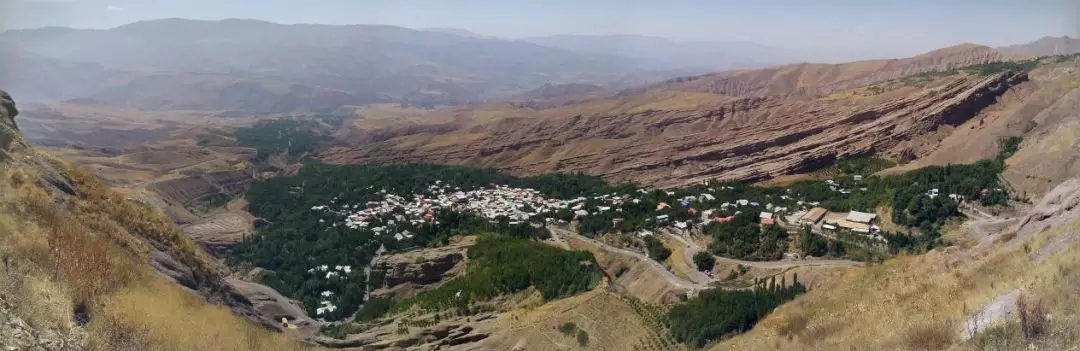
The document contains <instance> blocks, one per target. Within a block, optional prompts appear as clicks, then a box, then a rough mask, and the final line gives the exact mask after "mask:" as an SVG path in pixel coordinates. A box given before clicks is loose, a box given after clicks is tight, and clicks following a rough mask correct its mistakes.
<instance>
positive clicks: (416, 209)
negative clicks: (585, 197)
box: [311, 182, 568, 240]
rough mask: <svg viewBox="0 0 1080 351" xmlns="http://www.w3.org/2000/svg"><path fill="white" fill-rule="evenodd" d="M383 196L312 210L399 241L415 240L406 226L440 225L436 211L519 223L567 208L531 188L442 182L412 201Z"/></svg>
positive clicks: (353, 227) (415, 196) (352, 227)
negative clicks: (468, 187) (476, 186)
mask: <svg viewBox="0 0 1080 351" xmlns="http://www.w3.org/2000/svg"><path fill="white" fill-rule="evenodd" d="M380 193H381V194H383V198H382V200H379V201H369V202H367V203H365V204H342V205H340V206H339V207H338V208H337V209H334V208H332V206H314V207H312V208H311V210H312V211H319V212H323V213H327V212H329V213H332V214H334V215H336V216H338V217H341V218H344V220H343V221H342V222H341V223H333V224H332V225H333V226H335V227H336V226H338V225H344V226H346V227H348V228H350V229H370V230H371V231H372V232H374V233H375V234H376V235H393V236H394V238H395V239H397V240H404V239H407V238H411V237H413V233H410V232H409V231H408V230H405V229H399V228H401V227H403V225H404V224H406V223H408V224H411V225H412V226H414V227H415V226H417V225H421V224H424V223H432V224H438V221H436V219H435V211H436V210H450V211H455V212H471V213H475V214H477V215H480V216H483V217H485V218H489V219H495V218H500V217H506V218H509V219H510V221H511V224H518V223H521V222H526V221H528V220H529V218H531V217H532V216H535V215H539V214H541V213H545V212H546V211H550V210H551V209H555V208H564V207H565V206H567V203H568V202H567V201H561V200H554V199H548V198H545V197H543V196H542V195H541V194H540V193H539V192H537V191H535V190H532V189H519V188H510V187H508V186H494V187H491V188H483V189H476V190H470V191H462V190H460V189H459V188H452V187H450V186H449V185H442V184H441V182H439V183H437V184H436V185H431V186H430V187H428V193H427V194H413V195H411V197H412V199H411V200H410V199H407V198H405V197H403V196H400V195H397V194H390V193H387V192H386V191H385V190H382V191H380Z"/></svg>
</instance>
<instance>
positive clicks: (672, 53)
mask: <svg viewBox="0 0 1080 351" xmlns="http://www.w3.org/2000/svg"><path fill="white" fill-rule="evenodd" d="M524 40H525V41H528V42H532V43H536V44H540V45H544V46H549V47H554V48H562V49H567V50H573V51H580V52H591V53H606V54H612V55H618V56H624V57H636V58H641V59H646V60H650V61H654V62H660V63H663V64H665V65H668V66H672V67H693V68H701V69H707V70H713V71H720V70H729V69H740V68H760V67H766V66H771V65H777V64H784V63H790V62H795V61H798V58H797V56H796V55H795V54H794V53H792V52H789V51H787V50H783V49H779V48H774V47H770V46H766V45H761V44H754V43H750V42H681V41H675V40H670V39H665V38H658V37H648V36H641V35H552V36H543V37H529V38H524Z"/></svg>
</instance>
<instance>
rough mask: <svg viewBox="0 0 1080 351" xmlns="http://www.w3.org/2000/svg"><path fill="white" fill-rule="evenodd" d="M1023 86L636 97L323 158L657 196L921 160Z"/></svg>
mask: <svg viewBox="0 0 1080 351" xmlns="http://www.w3.org/2000/svg"><path fill="white" fill-rule="evenodd" d="M1026 80H1027V74H1026V73H1024V72H1012V71H1006V72H1002V73H998V74H993V75H990V76H985V77H984V76H975V75H963V74H958V75H955V76H949V77H946V78H941V79H938V80H935V81H934V82H932V83H933V84H928V85H926V86H925V87H921V88H917V87H913V86H906V85H902V84H901V83H897V84H898V86H896V87H891V88H890V89H891V90H885V91H880V92H878V93H876V94H871V95H870V96H854V95H853V96H851V97H850V98H846V99H814V100H807V99H789V98H782V97H745V98H730V97H722V96H716V95H710V96H706V97H702V96H700V95H684V94H670V95H665V96H664V97H663V100H658V101H652V100H648V101H644V102H642V101H638V100H640V99H644V98H645V97H638V98H631V100H619V102H620V103H622V104H630V103H631V102H628V101H633V103H636V104H640V105H642V106H649V108H637V109H634V110H630V111H619V112H599V113H588V112H587V111H590V110H588V109H586V108H594V107H589V106H591V105H589V106H582V107H581V109H574V108H560V109H557V111H555V112H553V113H560V114H561V115H556V116H553V117H548V118H541V117H535V118H530V117H522V118H506V119H503V120H500V121H496V122H492V123H485V124H480V125H476V126H472V127H469V128H465V129H463V130H458V131H455V132H453V133H445V134H444V135H440V136H438V137H432V136H431V135H417V136H413V137H403V138H396V139H392V140H387V141H384V142H379V143H372V144H367V145H359V146H356V147H351V148H338V149H332V150H330V151H328V152H326V153H324V154H323V155H322V157H323V159H324V160H326V161H328V162H331V163H375V164H385V163H414V162H427V163H451V164H471V165H478V166H486V167H495V168H499V169H502V170H505V171H509V172H511V173H517V174H534V173H545V172H553V171H564V172H576V171H582V172H586V173H591V174H596V175H601V176H604V177H606V178H608V179H610V180H615V181H620V180H635V181H638V182H642V183H646V184H652V185H656V186H660V187H671V186H681V185H686V184H692V183H698V182H701V181H704V180H710V179H736V180H745V181H755V180H762V179H767V178H771V177H775V176H778V175H783V174H791V173H800V172H806V171H811V170H814V169H817V168H819V167H821V166H825V165H827V164H829V163H830V162H831V161H832V160H834V159H836V158H837V157H843V156H854V155H865V154H881V155H886V156H889V157H892V158H905V157H918V156H921V155H923V154H925V153H927V152H928V150H927V146H925V145H922V144H920V143H919V140H918V138H919V137H920V136H923V135H928V134H932V133H935V132H937V131H938V130H939V129H941V128H949V127H952V126H956V125H959V124H962V123H964V122H965V121H966V120H967V119H969V118H971V117H973V116H975V115H976V114H977V113H978V112H980V111H981V110H982V109H984V108H986V107H987V106H990V105H992V104H994V103H995V99H996V98H997V97H998V96H1000V95H1001V94H1003V93H1004V92H1005V91H1007V90H1008V89H1009V88H1011V87H1013V86H1015V85H1017V84H1020V83H1022V82H1024V81H1026ZM650 98H656V97H655V96H652V97H650ZM687 99H698V100H695V101H696V103H695V104H690V103H686V102H685V100H687ZM687 105H689V106H687ZM651 106H656V107H655V108H652V107H651ZM665 106H675V107H665ZM683 106H686V107H683ZM583 111H584V112H586V113H581V112H583ZM478 134H479V135H483V137H476V135H478ZM930 149H932V145H931V147H930Z"/></svg>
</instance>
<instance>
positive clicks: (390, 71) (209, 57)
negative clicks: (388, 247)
mask: <svg viewBox="0 0 1080 351" xmlns="http://www.w3.org/2000/svg"><path fill="white" fill-rule="evenodd" d="M1047 40H1049V39H1047ZM1063 40H1064V41H1065V42H1066V43H1068V42H1072V41H1074V40H1073V39H1069V38H1065V39H1063ZM282 43H286V44H284V45H283V44H282ZM1031 45H1032V46H1026V47H1015V48H1010V49H1009V50H1008V51H1009V52H1027V51H1034V52H1036V53H1043V52H1071V51H1075V50H1076V49H1077V48H1076V45H1074V44H1073V45H1072V46H1069V45H1058V44H1053V43H1050V44H1042V43H1033V44H1031ZM1047 45H1049V46H1047ZM0 57H2V58H3V61H4V62H5V65H4V67H3V68H2V69H0V85H4V86H6V87H7V88H8V89H9V90H10V91H11V92H12V93H13V94H15V95H17V96H19V97H20V99H21V100H22V101H25V102H46V101H63V100H73V99H74V100H77V101H80V102H83V103H98V104H106V105H116V106H124V107H134V108H139V109H147V110H209V111H233V112H239V113H252V114H259V113H280V112H293V111H326V110H333V109H336V108H339V107H342V106H348V105H364V104H372V103H385V102H393V103H401V104H405V105H414V106H422V107H432V106H436V105H460V104H469V103H477V102H483V101H490V100H495V99H501V98H507V97H512V96H514V95H518V94H522V93H525V92H527V91H530V90H532V89H536V88H539V87H542V86H544V85H545V84H553V85H558V84H590V85H597V86H600V87H603V88H604V89H608V90H621V89H626V88H632V87H637V86H642V85H648V84H653V83H657V82H662V81H666V80H668V79H672V78H675V77H682V76H695V75H698V74H702V73H708V72H716V71H725V70H731V69H749V68H761V67H766V66H775V65H780V64H784V63H791V62H798V61H800V58H799V55H798V54H794V53H791V52H788V51H786V50H783V49H778V48H772V47H768V46H765V45H758V44H753V43H742V42H728V43H706V42H678V41H674V40H668V39H663V38H654V37H645V36H633V35H612V36H585V35H557V36H547V37H530V38H523V39H506V38H495V37H487V36H482V35H478V34H475V33H471V32H468V31H464V30H460V29H453V28H436V29H425V30H416V29H409V28H402V27H395V26H385V25H347V26H334V25H310V24H296V25H283V24H276V23H271V22H265V21H258V20H240V19H230V20H221V21H197V20H186V19H163V20H152V21H143V22H136V23H132V24H128V25H124V26H120V27H116V28H112V29H107V30H87V29H70V28H56V27H50V28H41V29H28V30H9V31H6V32H3V33H0ZM31 78H32V79H31Z"/></svg>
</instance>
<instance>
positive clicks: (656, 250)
mask: <svg viewBox="0 0 1080 351" xmlns="http://www.w3.org/2000/svg"><path fill="white" fill-rule="evenodd" d="M645 250H646V251H648V253H649V258H651V259H654V260H656V261H663V260H666V259H667V258H668V257H670V256H671V250H669V249H668V248H667V247H664V243H663V242H661V241H660V239H657V238H656V237H654V236H652V235H650V236H646V237H645Z"/></svg>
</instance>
